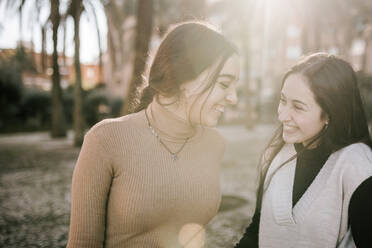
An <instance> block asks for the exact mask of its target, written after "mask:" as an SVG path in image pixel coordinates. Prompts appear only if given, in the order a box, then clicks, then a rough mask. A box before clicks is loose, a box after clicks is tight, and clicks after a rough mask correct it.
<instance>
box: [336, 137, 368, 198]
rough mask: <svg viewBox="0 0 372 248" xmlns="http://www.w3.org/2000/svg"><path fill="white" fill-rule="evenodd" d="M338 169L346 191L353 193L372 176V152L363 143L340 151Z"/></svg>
mask: <svg viewBox="0 0 372 248" xmlns="http://www.w3.org/2000/svg"><path fill="white" fill-rule="evenodd" d="M335 154H338V159H337V160H336V167H338V168H339V169H340V171H341V176H342V184H343V187H344V190H345V191H349V193H351V192H353V191H354V190H355V189H356V188H357V187H358V185H359V184H360V183H362V182H363V181H364V180H365V179H366V178H368V177H370V176H372V151H371V149H370V147H369V146H367V145H365V144H363V143H355V144H351V145H348V146H346V147H344V148H342V149H340V150H339V151H337V152H335Z"/></svg>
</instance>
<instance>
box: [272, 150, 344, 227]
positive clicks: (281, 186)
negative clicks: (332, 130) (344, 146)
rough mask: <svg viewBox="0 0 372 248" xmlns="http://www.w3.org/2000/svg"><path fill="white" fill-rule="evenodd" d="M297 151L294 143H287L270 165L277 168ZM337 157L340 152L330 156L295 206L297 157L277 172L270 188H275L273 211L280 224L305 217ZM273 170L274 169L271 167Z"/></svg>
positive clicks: (297, 220)
mask: <svg viewBox="0 0 372 248" xmlns="http://www.w3.org/2000/svg"><path fill="white" fill-rule="evenodd" d="M295 152H296V151H295V148H294V145H293V144H287V145H285V146H284V147H283V148H282V150H281V151H280V152H279V153H278V155H277V156H276V158H274V160H273V162H272V164H271V165H270V167H272V168H274V169H275V168H276V167H278V165H280V164H281V163H282V162H283V161H285V160H287V159H288V158H289V157H290V156H292V155H293V154H294V153H295ZM337 158H338V153H335V154H332V155H331V156H330V157H329V159H328V160H327V161H326V163H325V164H324V166H323V167H322V169H321V170H320V172H319V173H318V175H317V176H316V177H315V179H314V180H313V182H312V183H311V185H310V186H309V187H308V188H307V190H306V191H305V193H304V194H303V195H302V197H301V198H300V199H299V200H298V202H297V203H296V205H295V206H294V207H293V208H292V189H293V182H294V176H295V169H296V159H294V160H292V161H290V162H288V163H287V164H286V165H284V166H283V167H282V168H280V169H279V170H278V171H277V172H276V173H275V175H274V176H273V179H272V181H271V183H270V186H269V188H271V189H272V190H273V192H272V194H273V198H272V204H273V212H274V217H275V220H276V222H277V223H278V224H280V225H294V224H296V223H298V222H301V221H302V220H303V219H304V218H305V216H306V213H307V210H308V209H309V208H310V207H311V204H312V202H314V200H315V199H316V197H317V196H318V195H320V192H321V191H322V189H324V187H325V185H326V183H327V179H328V178H329V175H330V173H331V172H332V170H333V168H334V165H335V162H336V160H337ZM271 171H273V170H272V169H271ZM268 174H269V173H268Z"/></svg>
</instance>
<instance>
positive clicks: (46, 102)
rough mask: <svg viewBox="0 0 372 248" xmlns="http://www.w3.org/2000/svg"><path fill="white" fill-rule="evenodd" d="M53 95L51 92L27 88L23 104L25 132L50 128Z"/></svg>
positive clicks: (22, 115)
mask: <svg viewBox="0 0 372 248" xmlns="http://www.w3.org/2000/svg"><path fill="white" fill-rule="evenodd" d="M50 118H51V95H50V93H49V92H46V91H43V90H39V89H30V88H25V90H24V91H23V98H22V104H21V119H22V120H23V121H22V123H23V130H27V131H34V130H39V129H46V128H50Z"/></svg>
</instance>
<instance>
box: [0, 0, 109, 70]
mask: <svg viewBox="0 0 372 248" xmlns="http://www.w3.org/2000/svg"><path fill="white" fill-rule="evenodd" d="M0 2H1V4H0V48H15V47H16V45H17V42H18V40H19V37H20V32H19V16H18V12H17V11H16V10H8V11H4V10H5V6H4V3H5V1H0ZM63 2H64V1H63V0H62V1H61V9H62V10H64V9H65V7H66V6H64V5H63ZM92 2H93V3H94V5H95V6H96V12H97V18H98V25H99V28H100V33H101V44H102V48H103V50H104V51H105V50H106V33H107V24H106V19H105V14H104V10H103V8H102V7H100V5H99V4H97V2H95V1H92ZM34 6H35V3H34V1H33V0H29V1H26V6H25V7H24V10H23V13H24V17H23V21H22V22H23V41H24V42H25V43H27V42H30V41H31V39H33V40H34V43H35V50H36V51H37V52H40V51H41V29H40V28H39V25H38V24H37V23H36V24H35V25H34V27H32V25H31V23H32V21H31V20H32V19H34V20H36V16H35V11H32V8H33V7H34ZM48 15H49V6H48V5H45V6H44V7H43V8H42V9H41V14H40V19H41V22H43V23H44V22H45V20H46V19H47V17H48ZM59 32H60V35H59V38H58V51H60V52H61V51H62V48H63V46H62V44H63V32H62V29H60V30H59ZM32 36H33V38H32ZM66 36H67V48H66V50H67V51H66V53H67V56H73V55H74V29H73V21H72V19H71V17H70V18H69V19H68V20H67V35H66ZM52 51H53V41H52V30H51V26H50V28H49V31H48V33H47V52H48V53H52ZM80 58H81V62H82V63H92V62H97V60H98V40H97V31H96V29H95V22H94V19H93V16H89V15H87V14H86V13H84V14H83V15H82V18H81V21H80Z"/></svg>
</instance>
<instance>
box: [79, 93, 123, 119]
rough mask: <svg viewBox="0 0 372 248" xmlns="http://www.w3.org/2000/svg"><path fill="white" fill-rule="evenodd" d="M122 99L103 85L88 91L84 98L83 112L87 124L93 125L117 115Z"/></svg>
mask: <svg viewBox="0 0 372 248" xmlns="http://www.w3.org/2000/svg"><path fill="white" fill-rule="evenodd" d="M122 105H123V100H122V99H121V98H119V97H114V96H112V95H110V94H109V92H108V91H107V90H106V89H105V88H104V87H97V88H95V89H93V90H91V91H89V92H88V93H87V95H86V97H85V99H84V104H83V114H84V116H85V121H86V123H87V125H88V126H93V125H94V124H95V123H97V122H99V121H100V120H102V119H105V118H111V117H117V116H119V115H120V110H121V108H122Z"/></svg>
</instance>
